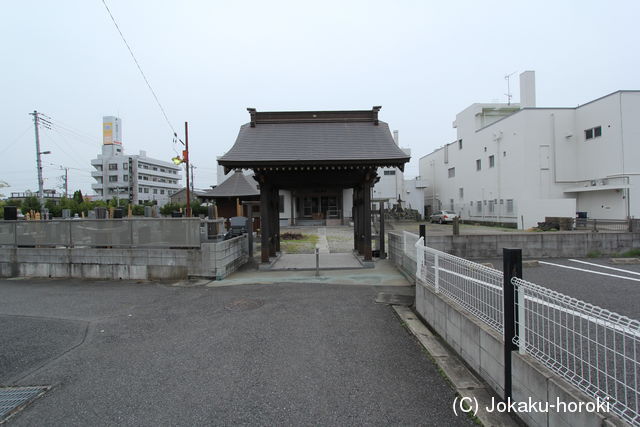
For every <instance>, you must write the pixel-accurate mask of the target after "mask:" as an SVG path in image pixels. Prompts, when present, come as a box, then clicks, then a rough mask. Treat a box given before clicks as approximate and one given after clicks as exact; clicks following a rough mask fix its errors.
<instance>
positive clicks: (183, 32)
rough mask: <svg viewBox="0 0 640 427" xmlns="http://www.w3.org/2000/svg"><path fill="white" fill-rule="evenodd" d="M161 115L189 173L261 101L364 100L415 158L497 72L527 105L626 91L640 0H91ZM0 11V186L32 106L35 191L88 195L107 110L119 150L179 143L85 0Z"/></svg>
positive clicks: (638, 59) (634, 78) (313, 105)
mask: <svg viewBox="0 0 640 427" xmlns="http://www.w3.org/2000/svg"><path fill="white" fill-rule="evenodd" d="M105 1H106V2H107V5H108V6H109V8H110V9H111V12H112V13H113V15H114V17H115V19H116V21H117V22H118V24H119V26H120V29H121V30H122V32H123V34H124V36H125V38H126V39H127V41H128V42H129V45H130V46H131V48H132V50H133V52H134V54H135V56H136V57H137V59H138V61H139V63H140V65H141V67H142V69H143V71H144V72H145V74H146V75H147V77H148V79H149V81H150V83H151V86H152V87H153V88H154V90H155V92H156V94H157V96H158V98H159V100H160V102H161V103H162V105H163V106H164V108H165V110H166V113H167V115H168V117H169V121H170V122H171V124H172V126H173V127H174V128H175V129H176V130H177V131H178V133H179V136H180V137H183V135H184V122H185V121H188V122H189V141H190V148H191V158H192V161H193V163H194V164H195V165H196V166H197V169H196V171H195V183H196V187H198V188H205V187H207V186H209V185H214V184H216V172H215V167H216V156H220V155H222V154H224V153H225V152H226V151H227V150H229V149H230V148H231V146H232V145H233V142H234V141H235V138H236V136H237V133H238V128H239V127H240V125H242V124H243V123H246V122H247V121H248V117H249V116H248V113H247V111H246V107H255V108H257V109H258V111H269V110H275V111H278V110H316V109H317V110H338V109H370V108H371V107H372V106H374V105H382V111H381V112H380V118H381V120H383V121H385V122H387V123H389V126H390V128H391V129H398V130H399V131H400V145H401V146H403V147H409V148H411V150H412V159H411V163H410V164H409V165H408V168H407V170H408V173H407V175H408V176H415V175H418V159H419V158H420V157H422V156H424V155H425V154H428V153H430V152H431V151H433V150H434V149H435V148H437V147H439V146H441V145H443V144H444V143H448V142H451V141H453V140H454V139H455V129H452V127H451V122H452V121H453V120H454V118H455V115H456V113H458V112H459V111H461V110H462V109H464V108H466V107H467V106H468V105H470V104H472V103H474V102H492V101H500V102H504V101H505V100H506V97H505V93H506V91H507V88H506V81H505V79H504V76H505V75H507V74H510V73H512V72H516V74H515V75H514V77H513V79H512V82H513V83H512V92H513V94H514V98H513V101H514V102H518V100H519V96H518V94H519V92H518V78H517V75H518V74H519V73H520V72H522V71H525V70H535V72H536V86H537V103H538V106H547V107H552V106H559V107H561V106H576V105H578V104H583V103H586V102H588V101H590V100H593V99H595V98H598V97H600V96H603V95H606V94H608V93H611V92H614V91H616V90H619V89H640V55H639V54H638V46H639V44H640V43H639V42H640V30H638V17H639V16H640V2H638V1H637V0H630V1H615V0H611V1H588V0H579V1H558V0H554V1H541V0H535V1H534V0H532V1H528V2H523V1H501V2H497V1H486V0H485V1H426V0H425V1H402V0H398V1H389V0H387V1H379V2H378V1H348V0H341V1H323V2H310V1H300V0H298V1H290V2H284V1H277V0H270V1H247V0H244V1H227V2H219V1H205V0H203V1H188V0H184V1H178V0H175V1H158V0H155V1H151V0H150V1H131V0H126V1H125V0H105ZM2 16H3V20H2V21H3V22H2V25H1V26H0V40H2V41H1V42H0V58H1V60H2V72H1V74H0V75H1V76H2V79H0V88H1V92H0V97H1V98H0V99H2V102H0V117H1V118H2V119H1V124H2V129H3V131H2V133H1V135H2V136H1V137H0V156H1V157H2V159H3V162H2V166H0V181H6V182H7V183H9V184H10V185H11V187H9V188H3V189H0V193H4V194H5V195H8V194H9V193H10V192H12V191H13V192H17V191H24V190H34V191H35V190H37V173H36V166H35V158H36V154H35V152H36V150H35V143H34V130H33V122H32V117H31V116H30V115H29V114H28V113H29V112H31V111H33V110H38V111H41V112H43V113H44V114H46V115H48V116H50V117H51V118H52V121H53V123H54V127H53V129H52V130H47V129H44V130H42V132H41V136H42V138H41V144H42V146H41V150H42V151H45V150H50V151H51V152H52V154H51V155H47V156H44V165H45V166H46V168H45V169H44V176H45V188H55V187H57V186H59V185H60V184H61V182H60V180H59V179H58V177H59V176H60V175H61V171H60V170H59V168H60V166H65V167H70V168H75V169H70V180H69V181H70V182H69V187H70V190H75V189H81V190H83V192H87V193H90V188H91V183H92V179H91V177H90V171H91V166H90V160H91V159H92V158H95V157H97V154H98V153H99V151H100V144H101V138H102V135H101V124H102V116H105V115H117V116H119V117H121V118H122V122H123V141H124V148H125V152H127V153H131V154H137V153H138V151H139V150H146V151H147V154H148V155H149V156H151V157H155V158H158V159H165V160H169V159H170V158H171V157H173V156H174V155H175V153H176V151H174V149H175V150H178V149H180V148H179V147H176V146H174V144H173V143H172V131H171V129H170V127H169V125H168V124H167V122H166V121H165V119H164V116H163V115H162V112H161V111H160V108H159V107H158V105H157V104H156V102H155V100H154V98H153V95H152V94H151V92H150V91H149V89H148V88H147V86H146V84H145V82H144V80H143V78H142V76H141V75H140V72H139V71H138V69H137V68H136V65H135V63H134V62H133V60H132V58H131V56H130V54H129V52H128V51H127V49H126V47H125V45H124V43H123V41H122V39H121V38H120V36H119V34H118V32H117V30H116V28H115V27H114V25H113V23H112V21H111V19H110V17H109V15H108V13H107V11H106V9H105V7H104V5H103V3H102V0H77V1H70V0H60V1H29V2H27V1H14V2H4V4H3V6H2Z"/></svg>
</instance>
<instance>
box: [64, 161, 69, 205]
mask: <svg viewBox="0 0 640 427" xmlns="http://www.w3.org/2000/svg"><path fill="white" fill-rule="evenodd" d="M64 197H65V199H66V198H68V197H69V168H64Z"/></svg>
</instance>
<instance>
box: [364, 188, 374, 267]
mask: <svg viewBox="0 0 640 427" xmlns="http://www.w3.org/2000/svg"><path fill="white" fill-rule="evenodd" d="M362 217H363V218H362V220H363V224H362V225H363V226H364V229H363V234H362V245H363V251H364V260H365V261H371V259H372V258H371V181H370V180H365V182H364V185H363V189H362Z"/></svg>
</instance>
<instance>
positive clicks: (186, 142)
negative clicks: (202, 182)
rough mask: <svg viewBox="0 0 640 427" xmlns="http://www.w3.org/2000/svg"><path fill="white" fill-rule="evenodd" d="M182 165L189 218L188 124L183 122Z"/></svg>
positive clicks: (188, 215)
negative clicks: (185, 182)
mask: <svg viewBox="0 0 640 427" xmlns="http://www.w3.org/2000/svg"><path fill="white" fill-rule="evenodd" d="M184 148H185V150H184V155H183V159H184V164H185V170H186V172H187V188H186V190H187V217H190V216H191V194H190V191H189V124H188V123H187V122H184Z"/></svg>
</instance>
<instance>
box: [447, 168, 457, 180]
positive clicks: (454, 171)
mask: <svg viewBox="0 0 640 427" xmlns="http://www.w3.org/2000/svg"><path fill="white" fill-rule="evenodd" d="M448 172H449V178H453V177H454V176H456V168H449V171H448Z"/></svg>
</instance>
